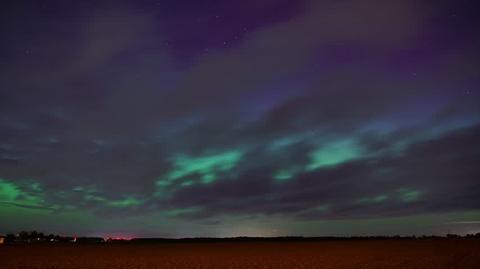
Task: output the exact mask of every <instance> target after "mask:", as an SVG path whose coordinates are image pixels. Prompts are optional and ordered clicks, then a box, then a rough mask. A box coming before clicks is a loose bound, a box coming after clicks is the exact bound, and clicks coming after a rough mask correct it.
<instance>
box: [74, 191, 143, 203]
mask: <svg viewBox="0 0 480 269" xmlns="http://www.w3.org/2000/svg"><path fill="white" fill-rule="evenodd" d="M73 190H74V191H79V192H82V193H84V197H83V199H84V200H85V201H89V202H96V203H99V204H101V205H103V206H106V207H117V208H128V207H134V206H139V205H141V204H143V202H142V201H141V200H139V199H137V198H135V197H133V196H127V197H125V198H123V199H116V200H110V199H107V198H105V197H102V196H100V194H99V193H98V191H97V190H96V188H95V187H81V186H77V187H75V188H73Z"/></svg>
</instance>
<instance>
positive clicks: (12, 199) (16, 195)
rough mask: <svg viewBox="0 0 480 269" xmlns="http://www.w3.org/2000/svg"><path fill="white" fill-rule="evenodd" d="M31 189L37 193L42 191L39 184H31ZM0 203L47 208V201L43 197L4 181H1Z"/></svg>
mask: <svg viewBox="0 0 480 269" xmlns="http://www.w3.org/2000/svg"><path fill="white" fill-rule="evenodd" d="M29 188H30V189H32V190H34V191H35V192H38V191H41V187H40V185H39V184H38V183H33V184H31V185H30V186H29ZM0 202H6V203H16V204H19V205H23V206H36V207H42V206H45V200H44V198H43V197H42V196H41V195H37V194H34V193H30V192H27V191H24V190H22V188H21V187H20V186H19V185H17V184H15V183H13V182H9V181H6V180H4V179H0Z"/></svg>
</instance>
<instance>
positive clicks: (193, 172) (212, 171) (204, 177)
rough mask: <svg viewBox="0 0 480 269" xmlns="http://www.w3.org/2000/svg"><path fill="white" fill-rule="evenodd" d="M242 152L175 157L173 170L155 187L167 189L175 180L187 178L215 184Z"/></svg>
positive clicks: (232, 151)
mask: <svg viewBox="0 0 480 269" xmlns="http://www.w3.org/2000/svg"><path fill="white" fill-rule="evenodd" d="M242 156H243V152H242V151H240V150H230V151H226V152H223V153H218V154H211V155H204V156H200V157H191V156H186V155H176V156H175V157H174V158H173V159H172V162H173V165H174V169H173V171H171V172H170V173H169V174H167V175H166V176H165V177H162V178H161V179H159V180H157V181H156V185H157V187H160V188H162V187H167V186H170V185H172V184H173V183H174V182H175V181H176V180H178V179H181V178H184V177H188V176H193V177H195V176H199V177H200V178H199V181H200V182H201V183H204V184H209V183H212V182H215V181H216V180H217V179H218V176H219V174H220V173H224V172H228V171H230V170H232V169H233V168H234V167H235V166H236V165H237V164H238V162H239V161H240V160H241V158H242ZM195 182H196V180H194V179H189V180H187V181H184V182H182V183H181V184H180V185H181V186H184V187H185V186H190V185H192V184H194V183H195Z"/></svg>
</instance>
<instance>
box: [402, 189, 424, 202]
mask: <svg viewBox="0 0 480 269" xmlns="http://www.w3.org/2000/svg"><path fill="white" fill-rule="evenodd" d="M398 192H399V194H400V200H401V201H402V202H405V203H410V202H415V201H417V200H418V199H420V196H421V195H422V192H421V191H419V190H412V189H405V188H402V189H399V190H398Z"/></svg>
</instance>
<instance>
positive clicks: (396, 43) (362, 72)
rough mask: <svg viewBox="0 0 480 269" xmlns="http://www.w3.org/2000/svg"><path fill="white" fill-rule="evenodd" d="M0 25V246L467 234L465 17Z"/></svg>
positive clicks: (470, 98)
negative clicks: (57, 240)
mask: <svg viewBox="0 0 480 269" xmlns="http://www.w3.org/2000/svg"><path fill="white" fill-rule="evenodd" d="M100 2H101V3H100ZM0 5H1V6H2V8H1V9H0V10H1V11H0V12H1V16H0V18H1V23H0V29H1V30H0V40H1V42H0V56H1V58H0V59H1V61H0V64H1V65H0V70H1V71H0V233H8V232H16V231H19V230H22V229H23V230H32V229H36V230H41V231H44V232H47V233H50V232H53V233H63V234H82V235H89V236H90V235H94V236H98V235H99V236H124V237H134V236H149V237H153V236H161V237H189V236H218V237H223V236H239V235H248V236H282V235H306V236H309V235H312V236H320V235H366V234H375V235H384V234H386V235H392V234H407V235H410V234H443V233H446V232H456V233H460V234H463V233H469V232H480V224H479V223H480V198H479V197H480V166H479V160H480V106H479V104H480V91H479V86H480V64H479V61H478V59H480V57H479V56H480V55H479V54H480V53H479V49H478V48H480V36H479V35H478V33H477V32H478V29H480V16H478V14H477V13H478V12H477V11H478V4H477V1H473V0H471V1H469V0H465V1H453V0H450V1H448V0H441V1H430V0H427V1H414V0H405V1H382V0H372V1H354V0H346V1H314V0H312V1H308V0H295V1H293V0H292V1H290V0H265V1H258V0H257V1H254V0H252V1H250V0H247V1H219V0H205V1H193V0H192V1H174V0H164V1H162V0H159V1H49V0H46V1H34V0H30V1H27V0H25V1H2V3H1V4H0Z"/></svg>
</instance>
